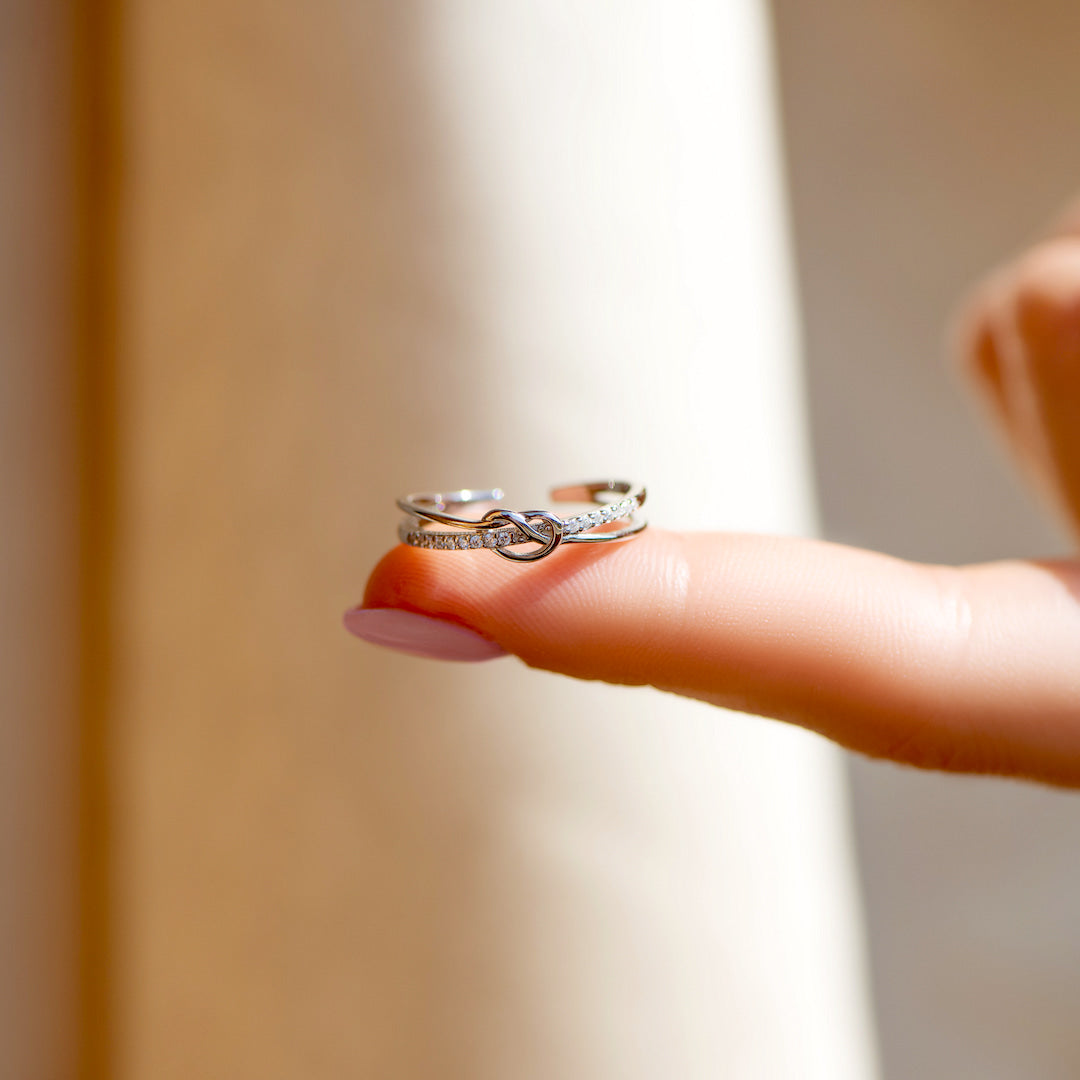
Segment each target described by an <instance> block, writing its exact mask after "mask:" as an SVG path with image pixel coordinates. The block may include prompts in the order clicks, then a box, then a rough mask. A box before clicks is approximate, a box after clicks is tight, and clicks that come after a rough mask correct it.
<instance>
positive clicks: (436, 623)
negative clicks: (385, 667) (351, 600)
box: [345, 608, 506, 660]
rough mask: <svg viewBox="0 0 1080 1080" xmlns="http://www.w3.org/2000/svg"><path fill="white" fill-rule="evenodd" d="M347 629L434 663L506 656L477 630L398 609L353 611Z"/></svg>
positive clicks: (362, 636)
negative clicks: (426, 658) (434, 661)
mask: <svg viewBox="0 0 1080 1080" xmlns="http://www.w3.org/2000/svg"><path fill="white" fill-rule="evenodd" d="M345 629H346V630H348V631H349V633H350V634H355V635H356V636H357V637H358V638H361V639H363V640H364V641H370V642H371V643H372V644H374V645H385V646H386V647H387V648H388V649H397V651H398V652H403V653H409V654H410V655H411V656H424V657H428V658H429V659H433V660H494V659H495V658H496V657H497V656H505V655H506V652H505V651H504V650H503V649H501V648H500V647H499V646H498V645H496V644H495V642H494V641H488V639H487V638H485V637H481V636H480V635H479V634H478V633H476V632H475V631H474V630H469V629H467V628H466V627H464V626H458V625H457V624H456V623H452V622H447V621H446V620H445V619H433V618H431V617H430V616H429V615H418V614H417V613H416V612H414V611H401V610H399V609H398V608H353V609H352V610H351V611H346V612H345Z"/></svg>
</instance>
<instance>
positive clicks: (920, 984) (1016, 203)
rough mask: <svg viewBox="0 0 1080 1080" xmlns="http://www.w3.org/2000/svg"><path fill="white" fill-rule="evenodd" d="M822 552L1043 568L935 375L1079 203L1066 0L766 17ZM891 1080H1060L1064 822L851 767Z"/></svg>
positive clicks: (1079, 906)
mask: <svg viewBox="0 0 1080 1080" xmlns="http://www.w3.org/2000/svg"><path fill="white" fill-rule="evenodd" d="M773 6H774V13H775V19H776V28H777V35H778V43H779V55H780V75H781V84H782V90H783V103H784V110H785V119H786V130H787V151H788V156H789V170H790V179H791V189H792V202H793V210H794V225H795V235H796V239H797V244H798V254H799V265H800V285H801V291H802V297H803V307H804V318H805V325H806V333H807V346H808V380H809V391H810V401H811V407H812V423H813V438H814V448H815V457H816V464H817V475H818V487H819V493H820V499H821V506H822V511H823V518H824V527H825V530H826V533H827V534H828V535H831V536H833V537H836V538H839V539H842V540H845V541H849V542H853V543H857V544H862V545H866V546H869V547H874V548H879V549H881V550H885V551H890V552H894V553H896V554H899V555H904V556H908V557H912V558H918V559H927V560H937V561H946V562H949V561H957V562H959V561H969V560H978V559H988V558H996V557H1002V556H1008V555H1017V554H1047V553H1050V552H1055V551H1059V550H1061V549H1062V546H1063V541H1062V539H1061V538H1060V537H1055V536H1054V535H1052V534H1051V532H1050V529H1049V528H1048V526H1047V525H1046V523H1045V522H1044V521H1043V520H1042V518H1041V517H1040V515H1039V513H1038V511H1037V510H1036V508H1035V507H1034V505H1033V504H1032V503H1031V502H1030V501H1029V500H1028V499H1027V498H1026V496H1024V495H1023V494H1021V492H1020V489H1019V486H1018V485H1017V483H1016V482H1015V480H1014V479H1013V477H1012V476H1011V474H1009V473H1008V472H1007V471H1006V470H1005V468H1004V458H1003V455H1001V454H1000V453H999V452H998V451H997V448H996V447H994V446H992V445H991V444H990V441H989V436H988V434H987V433H985V431H984V429H982V428H981V427H980V426H979V425H978V423H977V421H976V418H975V416H974V414H973V413H972V411H971V410H969V409H968V407H967V405H966V403H965V402H964V401H963V400H962V399H961V396H960V394H959V392H958V391H957V389H956V387H955V386H954V382H953V380H952V379H951V378H950V376H949V373H948V372H947V371H946V370H945V369H944V367H943V364H942V355H943V348H942V337H943V328H944V325H945V322H946V320H947V318H948V315H949V312H950V310H951V308H952V306H953V305H954V303H955V302H956V299H957V297H958V296H959V295H960V294H961V293H962V291H963V290H965V289H966V288H967V287H968V286H969V285H970V284H971V283H972V282H973V280H974V279H975V278H976V277H977V276H978V275H979V274H981V273H983V272H984V270H985V269H987V268H988V267H989V266H990V265H991V264H992V263H993V262H994V261H995V260H999V259H1001V258H1003V257H1005V256H1007V255H1008V254H1010V253H1011V252H1013V251H1016V250H1019V248H1020V247H1021V246H1022V245H1023V244H1025V243H1027V242H1029V240H1030V239H1031V238H1032V237H1033V236H1035V235H1036V234H1037V232H1038V231H1039V230H1040V229H1041V228H1042V227H1043V226H1044V224H1045V223H1046V222H1047V221H1048V220H1049V219H1050V218H1051V217H1052V216H1053V215H1055V214H1056V213H1057V211H1058V210H1059V208H1060V207H1061V205H1062V204H1063V203H1064V202H1065V201H1066V200H1067V199H1070V198H1072V197H1073V196H1074V195H1075V193H1076V191H1077V189H1080V140H1078V139H1077V137H1076V133H1077V126H1076V122H1077V103H1078V102H1080V68H1078V67H1077V64H1076V57H1077V48H1078V45H1080V9H1078V8H1077V5H1076V4H1075V3H1074V2H1072V0H1031V2H1028V3H1024V4H1005V3H1000V4H985V3H984V4H973V3H966V2H959V0H945V2H943V0H918V2H910V0H905V2H903V3H896V2H894V0H820V2H814V3H805V2H803V0H775V3H774V5H773ZM852 776H853V780H854V790H855V812H856V821H857V826H858V834H859V841H860V855H861V865H862V871H863V876H864V888H865V896H866V899H867V903H868V912H869V923H870V929H871V953H872V958H873V967H874V976H875V979H874V981H875V991H876V996H877V1004H878V1013H879V1021H880V1028H881V1036H882V1043H883V1055H884V1064H885V1071H886V1076H887V1077H888V1078H890V1080H908V1078H922V1077H930V1076H933V1077H937V1076H950V1077H959V1076H963V1077H968V1076H972V1077H974V1076H977V1077H979V1078H980V1080H1006V1078H1008V1080H1013V1078H1017V1077H1024V1078H1036V1077H1037V1078H1039V1080H1059V1078H1060V1080H1067V1078H1072V1077H1075V1076H1077V1075H1078V1074H1080V1037H1078V1034H1077V1026H1076V1005H1077V1002H1078V1001H1080V932H1078V929H1077V919H1076V913H1077V912H1078V911H1080V860H1078V859H1077V854H1076V853H1077V851H1078V850H1080V804H1078V803H1077V800H1076V797H1075V796H1074V795H1067V794H1060V793H1056V792H1052V791H1047V790H1043V789H1038V788H1032V787H1028V786H1023V785H1017V784H1008V783H1002V782H1000V781H993V780H986V781H982V780H961V779H956V778H953V777H940V776H932V775H920V774H917V773H912V772H906V771H901V770H898V769H894V768H891V767H889V766H884V765H874V764H870V763H868V762H865V761H855V762H853V763H852Z"/></svg>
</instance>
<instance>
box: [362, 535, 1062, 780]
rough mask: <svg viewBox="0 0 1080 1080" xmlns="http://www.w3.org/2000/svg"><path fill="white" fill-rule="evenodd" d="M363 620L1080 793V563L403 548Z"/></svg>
mask: <svg viewBox="0 0 1080 1080" xmlns="http://www.w3.org/2000/svg"><path fill="white" fill-rule="evenodd" d="M364 603H365V606H366V607H369V608H400V609H404V610H407V611H413V612H422V613H427V614H428V615H432V616H435V617H436V618H437V619H442V620H447V621H449V622H453V623H455V624H457V625H463V626H466V627H469V628H471V629H473V630H475V631H477V632H478V633H479V634H480V635H482V636H483V637H484V638H486V639H488V640H490V641H492V642H495V643H497V644H498V645H499V646H501V647H502V648H503V649H504V650H506V651H508V652H511V653H514V654H516V655H517V656H519V657H520V658H521V659H522V660H524V661H525V662H526V663H527V664H529V665H530V666H533V667H539V668H546V669H549V670H551V671H557V672H561V673H563V674H566V675H572V676H574V677H577V678H582V679H602V680H605V681H608V682H614V683H627V684H651V685H653V686H656V687H659V688H660V689H662V690H671V691H674V692H676V693H680V694H684V695H687V696H690V697H695V698H701V699H704V700H706V701H710V702H713V703H715V704H717V705H723V706H727V707H729V708H733V709H737V710H740V711H744V712H753V713H759V714H762V715H765V716H771V717H776V718H778V719H782V720H787V721H791V722H793V723H796V724H801V725H803V726H805V727H808V728H811V729H813V730H814V731H817V732H820V733H821V734H823V735H826V736H828V737H829V738H831V739H835V740H836V741H837V742H839V743H841V744H842V745H844V746H847V747H850V748H851V749H854V750H858V751H861V752H863V753H867V754H871V755H874V756H879V757H888V758H892V759H894V760H897V761H901V762H905V763H908V764H912V765H919V766H924V767H930V768H941V769H950V770H960V771H973V772H995V773H1006V774H1011V775H1017V776H1029V777H1038V778H1041V779H1044V780H1048V781H1053V782H1057V783H1066V784H1078V785H1080V566H1076V565H1071V564H1061V565H1056V566H1055V565H1049V564H1047V565H1037V564H1033V563H1022V562H1016V563H999V564H990V565H986V566H975V567H968V568H948V567H930V566H919V565H915V564H911V563H905V562H902V561H900V560H897V559H892V558H889V557H887V556H883V555H877V554H873V553H870V552H865V551H858V550H853V549H849V548H844V547H840V546H838V545H833V544H826V543H820V542H816V541H809V540H792V539H781V538H764V537H752V536H734V535H725V534H688V535H682V534H675V533H665V532H661V531H659V530H650V531H649V532H647V533H645V534H643V535H642V536H641V537H639V538H638V539H637V540H635V541H633V542H631V543H628V544H622V545H611V546H610V547H603V548H591V547H590V548H585V547H580V548H571V547H569V546H567V547H566V548H564V549H563V550H561V551H560V552H559V553H558V556H557V557H554V558H551V559H546V560H544V561H543V562H539V563H536V564H533V565H530V566H527V567H522V566H518V565H512V564H509V563H503V562H501V561H500V560H498V559H492V557H491V555H490V553H489V552H483V551H476V552H468V551H463V552H459V553H455V554H454V555H452V556H446V555H445V554H440V553H438V552H430V551H423V550H418V549H415V548H409V547H404V546H401V547H398V548H396V549H394V550H393V551H391V552H390V553H389V554H388V555H387V556H386V557H385V558H384V559H383V560H382V562H381V563H380V564H379V566H378V567H377V568H376V570H375V571H374V573H373V574H372V577H371V579H370V581H369V583H368V588H367V592H366V596H365V601H364Z"/></svg>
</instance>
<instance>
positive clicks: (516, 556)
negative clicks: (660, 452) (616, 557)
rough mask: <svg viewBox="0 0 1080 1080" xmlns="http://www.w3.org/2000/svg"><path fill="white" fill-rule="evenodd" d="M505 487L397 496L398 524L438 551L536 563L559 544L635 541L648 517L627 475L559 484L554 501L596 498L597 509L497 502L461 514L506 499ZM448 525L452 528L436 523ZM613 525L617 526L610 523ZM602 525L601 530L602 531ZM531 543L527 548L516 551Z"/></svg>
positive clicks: (411, 539)
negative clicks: (510, 506)
mask: <svg viewBox="0 0 1080 1080" xmlns="http://www.w3.org/2000/svg"><path fill="white" fill-rule="evenodd" d="M503 497H504V496H503V492H502V490H501V489H500V488H492V489H491V490H489V491H473V490H471V489H469V488H465V489H463V490H461V491H448V492H431V493H427V494H420V495H406V496H405V497H404V498H403V499H398V500H397V505H398V508H399V509H400V510H401V511H402V513H403V514H404V515H405V517H404V518H403V519H402V521H401V525H400V526H399V528H398V536H399V537H400V538H401V541H402V543H405V544H411V545H412V546H413V547H422V548H434V549H436V550H439V551H462V550H467V549H469V548H490V549H491V550H492V551H494V552H495V554H496V555H500V556H502V558H504V559H510V560H512V561H513V562H535V561H536V560H537V559H543V558H545V557H546V556H548V555H550V554H551V553H552V552H553V551H554V550H555V549H556V548H557V547H559V545H560V544H610V543H615V542H617V541H619V540H630V539H631V538H633V537H634V536H636V535H637V534H638V533H639V532H641V530H642V529H644V528H645V526H646V524H647V522H646V521H644V520H643V519H642V518H639V517H638V516H637V513H638V511H639V510H640V509H641V507H642V504H643V503H644V502H645V489H644V488H643V487H637V486H635V485H634V484H628V483H626V481H624V480H594V481H590V482H586V483H581V484H568V485H566V486H565V487H558V488H554V489H553V490H552V492H551V498H552V499H553V500H554V501H555V502H575V503H593V504H595V505H596V506H597V507H598V509H595V510H590V511H587V512H584V513H579V514H576V515H574V516H572V517H559V516H558V515H557V514H553V513H552V512H551V511H550V510H520V511H518V510H507V509H505V508H503V507H500V506H493V507H492V508H491V509H489V510H488V511H487V512H486V513H484V514H483V515H482V516H481V517H476V518H472V517H462V516H461V515H460V514H459V513H458V511H460V510H465V509H472V510H474V512H475V510H476V509H477V508H479V507H481V506H484V505H491V504H492V503H499V502H501V501H502V499H503ZM439 525H448V526H450V529H448V530H447V529H437V528H435V526H439ZM611 526H614V527H611ZM597 530H599V531H597ZM523 545H528V546H527V547H526V550H524V551H521V550H516V549H518V548H520V547H522V546H523Z"/></svg>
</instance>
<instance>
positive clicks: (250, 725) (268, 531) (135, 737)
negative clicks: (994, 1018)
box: [115, 0, 873, 1080]
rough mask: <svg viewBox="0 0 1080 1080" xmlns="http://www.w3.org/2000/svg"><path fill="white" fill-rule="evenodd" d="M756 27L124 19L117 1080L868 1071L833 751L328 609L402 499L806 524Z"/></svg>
mask: <svg viewBox="0 0 1080 1080" xmlns="http://www.w3.org/2000/svg"><path fill="white" fill-rule="evenodd" d="M760 15H761V12H760V11H759V9H758V6H757V5H756V4H754V3H751V2H749V0H739V2H732V3H728V4H724V5H715V4H705V3H702V4H687V5H683V6H682V7H680V8H679V9H678V11H676V12H672V11H671V10H670V9H668V8H667V7H665V6H663V5H659V4H645V3H629V4H628V3H618V4H615V3H598V4H596V3H594V4H589V5H581V4H577V3H572V4H571V3H505V2H502V0H500V2H494V0H492V2H477V3H445V2H435V0H432V2H430V3H383V4H377V3H371V4H352V5H337V4H330V3H314V4H305V5H302V6H298V5H292V6H290V5H265V4H255V3H253V2H251V0H226V2H224V3H223V2H215V3H213V4H210V3H205V2H204V3H187V4H151V3H145V2H141V0H133V2H132V3H130V4H128V5H126V8H125V25H124V27H123V40H124V42H125V48H126V55H127V64H126V68H125V71H124V91H125V92H124V101H125V102H126V113H125V117H124V119H125V131H126V140H125V147H126V157H125V162H124V201H123V207H124V212H123V219H122V221H121V223H120V225H121V232H120V235H121V240H122V248H121V252H120V255H121V267H122V276H121V282H120V288H121V295H122V297H123V300H124V309H123V311H124V315H123V319H122V325H121V327H120V335H121V336H120V372H119V374H120V379H119V385H120V386H121V388H122V397H121V400H120V402H119V406H120V409H119V411H120V418H121V424H120V432H119V440H120V446H119V449H120V454H119V461H120V463H121V472H120V476H119V495H120V518H119V522H118V539H119V550H118V551H117V565H118V566H119V567H120V574H119V577H118V580H117V595H116V597H115V604H116V612H117V620H116V622H117V634H118V638H117V642H116V645H117V658H118V667H117V673H116V685H117V701H116V708H117V712H116V717H115V721H116V727H115V747H116V766H117V778H118V786H117V789H116V792H115V797H116V810H117V821H118V823H119V832H118V835H117V864H116V873H117V879H116V885H117V907H116V910H115V928H116V942H117V968H116V981H115V1005H116V1014H117V1018H118V1044H117V1049H118V1054H119V1058H118V1068H117V1073H116V1075H117V1076H120V1077H130V1078H136V1077H147V1076H152V1077H154V1078H155V1080H169V1078H171V1077H177V1078H179V1077H184V1078H189V1077H193V1076H227V1077H230V1080H243V1078H246V1077H251V1078H256V1077H257V1078H259V1080H270V1078H275V1077H281V1078H290V1080H292V1078H295V1077H297V1076H315V1075H317V1076H320V1077H356V1076H372V1077H376V1076H377V1077H391V1076H392V1077H395V1078H408V1077H417V1078H419V1077H425V1078H427V1077H432V1076H440V1077H447V1076H462V1077H470V1078H481V1077H492V1078H496V1077H506V1076H514V1077H516V1078H523V1080H527V1078H529V1077H536V1078H538V1080H539V1078H550V1077H555V1076H558V1077H560V1078H564V1080H568V1078H574V1077H581V1078H583V1080H584V1078H589V1080H598V1078H601V1077H612V1078H615V1077H618V1078H620V1080H624V1078H632V1077H641V1078H646V1077H647V1078H650V1080H654V1078H655V1077H658V1076H678V1077H680V1078H681V1080H693V1078H697V1077H700V1078H705V1077H710V1078H711V1077H716V1076H718V1075H723V1076H724V1077H747V1078H754V1080H760V1078H765V1077H799V1078H812V1077H822V1078H824V1077H828V1078H829V1080H844V1078H849V1077H850V1078H852V1080H854V1078H859V1080H862V1078H865V1077H869V1076H871V1075H872V1074H873V1065H872V1054H871V1052H870V1050H869V1048H868V1047H869V1043H868V1026H867V1023H866V1018H865V1015H864V1008H863V1003H862V994H861V989H862V988H861V985H860V979H859V949H858V931H857V927H858V918H857V915H856V912H855V908H854V904H853V900H852V895H851V889H850V881H849V867H848V851H847V844H846V834H845V828H844V799H843V792H842V785H841V783H840V778H839V774H838V771H837V760H836V757H835V756H834V754H833V753H832V752H831V751H830V750H829V749H828V748H826V747H825V746H824V745H823V744H821V743H819V742H817V741H815V740H813V739H812V738H811V737H810V736H806V735H803V734H799V733H796V732H794V731H789V730H784V729H782V728H780V727H778V726H775V725H768V724H764V723H761V722H757V721H753V720H748V719H745V718H739V717H736V716H730V715H722V714H720V713H718V712H715V711H710V710H708V709H707V708H705V707H703V706H700V705H697V704H694V703H688V702H679V701H675V700H672V699H669V698H665V697H662V696H660V695H658V694H650V693H647V692H644V691H641V692H634V691H625V690H614V689H611V688H606V687H599V686H587V685H578V684H573V683H570V682H562V681H559V680H556V679H554V678H552V677H550V676H544V675H541V674H538V673H534V672H529V671H526V670H523V669H521V668H520V667H518V666H516V665H515V663H514V662H513V661H500V662H499V663H498V664H496V665H492V666H488V667H482V668H449V667H443V666H440V665H437V664H431V663H428V664H424V663H419V662H416V661H412V660H409V659H405V658H401V657H397V656H392V655H388V654H384V653H380V652H377V651H374V650H370V649H365V648H363V647H361V646H359V645H358V644H357V643H356V642H353V641H350V640H348V639H347V638H346V636H345V634H344V633H343V632H342V630H341V629H340V625H339V619H340V612H341V609H342V608H343V607H344V606H345V604H347V603H348V602H350V601H352V600H355V599H357V598H358V596H359V592H360V589H361V587H362V583H363V579H364V576H365V574H366V572H367V570H368V568H369V567H370V565H371V563H372V561H373V560H374V559H375V558H376V557H377V556H378V554H379V552H380V551H381V550H382V549H383V548H384V546H385V545H386V544H387V543H388V542H389V541H390V540H391V538H392V532H393V516H392V514H391V512H390V506H391V500H392V497H393V496H394V495H395V494H397V493H399V492H400V491H402V490H407V489H415V488H417V487H426V486H435V485H449V484H461V483H477V484H481V483H488V482H494V483H503V484H504V485H505V486H507V487H512V488H513V490H515V491H520V492H521V497H523V498H524V499H525V501H529V500H535V499H536V498H538V497H540V496H541V495H542V491H541V488H542V486H543V485H544V484H546V483H548V482H549V481H551V480H562V479H572V478H574V477H575V476H578V475H588V474H593V473H606V472H622V471H626V472H629V473H632V474H641V475H643V476H644V477H645V478H646V479H647V480H648V481H649V483H650V485H651V486H652V488H653V492H654V497H653V499H652V500H651V501H652V504H653V514H654V516H655V517H656V518H657V519H658V520H662V521H664V522H665V523H667V524H671V525H713V526H717V527H724V526H739V527H754V528H762V529H779V530H793V531H801V530H805V529H807V528H808V527H810V526H811V524H812V522H811V520H810V516H809V512H808V509H807V508H808V505H809V502H808V498H807V494H808V491H807V482H806V478H805V476H804V474H803V470H802V468H801V467H800V464H799V462H800V460H801V458H802V455H803V445H802V431H801V423H800V419H799V414H798V409H797V399H798V386H797V377H796V367H795V347H794V346H795V342H794V333H793V319H792V315H791V307H790V298H789V296H788V291H787V288H786V276H787V263H786V252H785V247H784V243H783V239H782V235H781V228H780V224H781V223H780V219H779V210H778V207H779V205H780V199H779V196H778V191H777V186H776V184H777V180H776V173H777V170H776V162H775V160H774V154H773V144H772V137H771V115H770V112H769V105H768V78H767V57H766V53H765V49H764V34H763V28H762V25H761V22H760ZM702 496H704V498H703V497H702ZM679 584H680V583H677V582H675V583H673V587H675V588H677V587H679ZM431 702H438V707H432V706H431V704H430V703H431Z"/></svg>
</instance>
